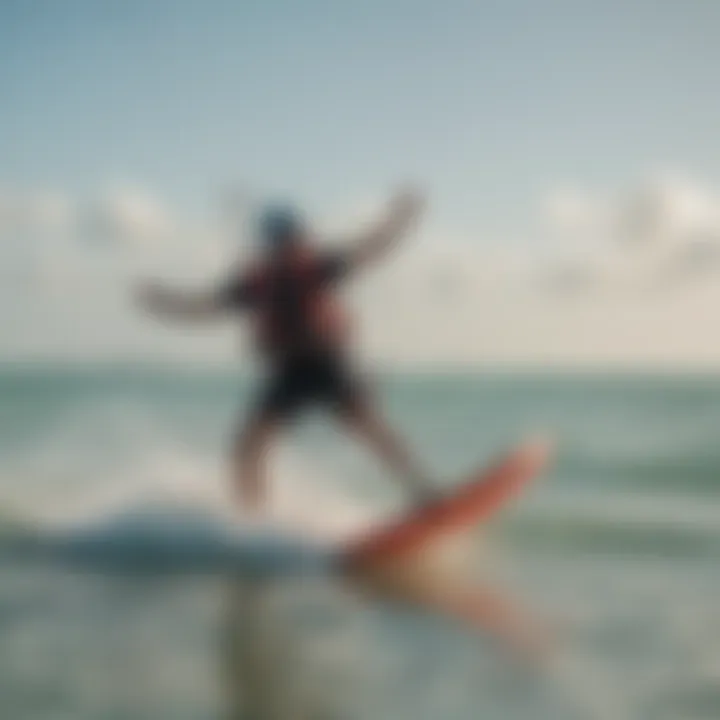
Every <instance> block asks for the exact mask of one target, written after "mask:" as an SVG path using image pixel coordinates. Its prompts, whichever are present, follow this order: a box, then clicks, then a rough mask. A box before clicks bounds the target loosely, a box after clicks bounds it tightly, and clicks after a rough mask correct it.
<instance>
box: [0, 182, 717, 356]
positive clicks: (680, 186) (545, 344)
mask: <svg viewBox="0 0 720 720" xmlns="http://www.w3.org/2000/svg"><path fill="white" fill-rule="evenodd" d="M42 196H43V194H42V193H36V194H32V197H33V198H35V200H34V202H33V203H30V204H29V205H28V204H24V205H22V207H24V208H27V207H28V206H31V207H32V208H33V211H32V212H31V213H30V217H32V218H34V220H33V222H34V223H35V226H36V227H40V226H44V227H46V228H48V227H53V226H54V227H55V228H66V229H68V237H67V238H66V241H65V242H63V243H60V242H58V243H48V242H44V243H39V244H37V245H36V246H33V248H34V252H33V254H32V258H31V260H32V262H30V263H26V265H25V266H23V267H29V268H30V271H28V272H27V277H28V278H29V280H28V282H27V285H28V289H27V290H26V293H25V296H24V298H23V299H22V301H21V296H20V295H19V294H17V295H15V296H14V297H15V300H14V301H13V302H5V299H6V298H9V299H12V298H10V293H11V292H15V290H12V289H11V288H9V286H6V287H4V288H2V287H0V293H3V295H2V298H0V308H2V307H5V308H15V310H13V314H12V317H11V313H10V311H9V310H6V311H5V317H6V320H5V322H6V324H7V326H8V327H10V328H15V330H13V333H15V335H14V338H15V339H13V334H12V333H9V334H7V335H6V337H5V340H4V351H6V350H7V348H10V349H12V348H15V351H16V352H20V351H21V350H23V349H25V350H26V351H27V352H31V351H32V352H35V353H38V354H47V355H58V354H65V355H72V356H73V357H81V356H83V355H84V356H89V357H92V356H102V355H105V356H108V355H116V356H124V357H129V356H136V357H165V358H177V359H181V360H183V359H200V358H203V359H207V360H216V361H217V360H220V361H221V360H223V359H227V360H228V361H230V360H231V359H232V357H233V354H232V346H231V345H230V341H231V340H232V335H233V334H234V333H235V331H236V323H232V322H230V323H220V324H218V325H217V326H209V327H208V328H204V329H201V328H186V327H183V326H178V327H177V328H168V327H164V326H163V325H156V324H154V323H152V322H150V321H148V320H147V319H146V318H143V317H142V316H141V315H140V314H139V313H138V312H137V309H136V308H135V307H134V306H133V304H132V302H131V300H130V287H131V285H132V282H133V280H134V279H135V278H136V277H138V276H140V277H143V276H147V274H148V273H150V274H151V275H152V272H151V271H152V269H153V268H154V269H155V270H156V271H157V276H158V277H160V278H163V279H167V280H169V281H170V282H171V283H173V282H176V283H177V284H178V285H180V286H184V285H186V284H187V285H188V286H189V287H195V286H201V285H202V286H207V285H208V284H211V283H212V282H213V281H214V280H215V279H217V278H218V277H219V276H221V275H222V274H223V273H225V272H227V270H228V266H229V265H230V264H231V263H232V262H233V260H235V259H236V258H235V255H236V249H235V248H234V247H232V248H231V247H229V246H228V245H227V243H223V242H222V238H221V237H220V235H219V230H218V228H217V226H213V225H212V223H208V224H207V225H205V226H203V225H197V226H195V227H191V226H190V225H189V224H188V223H187V222H186V221H184V220H183V219H182V217H181V214H180V213H175V212H173V211H172V210H171V209H170V208H168V207H166V206H165V205H163V204H162V203H160V202H159V201H158V200H157V199H156V198H155V197H154V196H152V195H150V194H149V193H147V192H140V191H139V190H128V189H125V190H122V191H113V192H109V193H105V194H102V195H101V196H100V197H99V198H98V199H97V200H92V199H90V200H87V199H82V198H80V199H74V200H72V201H69V200H66V201H65V204H63V203H58V204H57V205H55V206H54V205H53V202H50V201H48V197H50V196H45V198H46V199H45V201H44V202H40V201H39V198H40V197H42ZM7 197H8V195H7V194H4V195H0V199H2V200H3V202H4V204H3V205H0V208H2V211H1V212H3V213H5V212H6V211H7V210H8V208H9V210H10V213H9V214H10V215H11V216H12V215H13V213H16V212H17V208H18V207H20V206H21V205H15V204H14V203H7V202H6V200H7ZM18 197H19V196H18ZM369 205H370V204H369V203H368V204H366V205H364V206H358V207H356V209H355V210H354V211H353V212H350V213H345V214H344V215H343V217H342V218H340V217H339V216H338V217H336V218H328V220H327V228H329V229H330V230H331V231H333V230H334V232H331V233H330V238H331V239H334V238H343V237H347V234H348V231H350V232H351V233H352V231H353V230H357V228H358V224H360V225H362V223H363V221H367V220H368V218H371V217H375V216H376V213H377V212H379V211H381V210H382V205H381V204H380V203H373V211H371V210H370V207H369ZM53 207H55V210H53ZM62 207H65V208H71V209H72V212H70V213H69V215H70V217H68V214H67V213H66V212H65V211H60V210H58V208H62ZM542 207H543V219H544V222H543V226H542V227H539V228H538V230H537V237H533V238H527V242H526V243H525V244H521V243H516V244H515V245H514V246H513V248H512V249H510V248H509V247H508V246H504V247H503V248H502V250H501V249H500V247H499V246H498V245H494V246H493V245H489V244H481V243H479V242H474V241H470V242H469V241H463V240H461V239H459V238H452V237H450V236H448V235H447V234H444V233H443V232H442V231H441V230H440V229H436V228H433V227H432V226H428V228H426V229H425V232H423V233H422V234H421V235H419V236H418V237H414V238H409V239H408V241H407V242H406V243H403V244H401V245H400V246H399V247H398V248H397V251H396V252H395V253H393V254H392V255H391V257H390V258H389V261H388V262H387V263H381V264H380V265H378V266H377V267H376V268H373V269H372V270H369V271H368V272H367V273H366V274H363V275H362V276H361V277H360V278H358V281H357V283H354V284H353V285H352V286H351V287H350V288H349V289H348V294H349V295H350V297H349V301H350V304H351V306H352V307H353V308H354V309H355V312H356V315H357V318H358V321H359V325H358V339H359V348H360V349H361V350H362V352H363V353H364V354H365V355H366V356H369V357H371V358H373V359H376V360H380V361H383V362H387V363H397V364H411V365H438V364H440V365H442V364H447V365H457V364H460V365H470V366H472V365H475V364H480V363H492V364H502V363H526V364H532V365H541V364H545V363H547V364H582V363H592V364H609V363H633V364H654V365H657V364H658V363H676V364H687V365H691V364H693V363H711V362H715V361H720V347H716V343H715V342H714V340H713V337H712V335H711V334H710V333H707V331H706V328H707V326H708V321H709V317H710V313H711V311H712V308H714V307H716V306H718V305H720V282H718V280H719V279H720V243H719V242H718V237H720V236H719V235H718V232H717V230H718V226H717V225H716V222H717V218H716V210H717V207H718V204H717V200H716V195H715V193H714V191H713V189H712V188H711V187H710V186H709V185H705V184H698V183H690V182H688V181H683V182H680V181H677V180H674V181H672V182H670V181H668V180H667V179H658V178H655V179H651V180H650V181H648V182H647V183H641V184H640V185H638V186H637V187H634V188H632V187H631V188H630V189H629V190H628V191H627V192H624V193H618V194H610V193H599V192H598V193H594V194H591V193H588V192H586V191H580V190H572V189H571V188H570V189H568V187H567V186H566V187H564V188H562V189H561V190H558V191H554V192H551V193H549V194H548V196H547V198H546V199H545V202H544V204H542ZM2 217H5V218H6V217H7V216H6V215H2ZM16 217H17V216H16ZM20 217H24V218H27V217H28V216H27V215H22V214H21V215H20ZM90 218H91V219H92V222H91V223H89V224H88V219H90ZM40 219H42V222H40ZM13 222H14V223H16V222H17V220H14V221H13ZM24 222H26V223H27V219H26V220H24ZM4 227H9V223H6V222H5V221H4V220H3V221H0V232H2V231H3V228H4ZM324 229H326V228H325V226H323V225H322V224H321V230H324ZM91 231H92V232H93V233H95V234H94V235H93V234H91ZM554 234H557V236H558V237H559V241H558V242H555V243H553V240H555V239H556V238H555V236H554ZM91 240H95V241H96V243H97V248H99V249H100V250H102V249H103V248H107V249H108V252H98V251H93V252H89V251H88V249H89V247H91V246H92V243H89V241H91ZM21 245H22V247H23V248H25V244H21ZM97 248H96V249H97ZM240 250H241V251H242V248H240ZM238 254H241V252H240V253H238ZM13 303H14V304H13ZM29 307H32V308H35V309H34V310H33V313H34V315H32V318H34V319H33V321H32V322H27V321H25V320H26V317H30V316H29V315H26V314H25V313H26V312H27V313H29V310H27V308H29ZM21 321H22V322H21Z"/></svg>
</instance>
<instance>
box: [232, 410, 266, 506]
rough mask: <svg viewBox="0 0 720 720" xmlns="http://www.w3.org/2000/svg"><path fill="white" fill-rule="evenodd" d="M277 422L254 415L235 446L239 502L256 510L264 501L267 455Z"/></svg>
mask: <svg viewBox="0 0 720 720" xmlns="http://www.w3.org/2000/svg"><path fill="white" fill-rule="evenodd" d="M276 430H277V422H276V421H275V420H274V419H272V418H270V417H267V416H265V415H262V414H260V415H255V416H253V417H252V418H251V419H250V421H249V423H248V424H247V425H246V427H245V428H244V429H243V430H242V431H241V432H240V434H239V435H238V437H237V439H236V441H235V446H234V448H233V482H234V489H235V492H236V494H237V496H238V498H239V500H240V502H241V503H242V504H243V505H244V506H245V507H247V508H249V509H250V510H252V511H257V510H259V509H260V508H261V506H262V505H263V503H264V502H265V484H266V483H265V465H264V463H265V457H266V455H267V452H268V450H269V446H270V443H271V441H272V439H273V437H274V435H275V433H276Z"/></svg>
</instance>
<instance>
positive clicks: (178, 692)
mask: <svg viewBox="0 0 720 720" xmlns="http://www.w3.org/2000/svg"><path fill="white" fill-rule="evenodd" d="M378 391H379V392H380V396H381V397H382V398H383V405H384V408H385V411H386V412H387V414H388V415H389V416H390V418H391V419H392V420H393V421H394V422H395V423H396V425H397V426H398V427H399V428H401V429H402V432H403V434H404V435H405V436H406V437H407V439H408V441H409V442H411V443H412V445H413V446H414V447H416V448H417V449H418V452H419V453H420V455H421V457H422V458H423V460H424V461H425V462H426V463H427V464H428V465H429V467H430V468H431V469H432V471H433V472H434V473H435V474H436V475H437V477H438V479H439V481H441V482H444V483H448V484H451V483H452V482H454V481H457V480H458V479H460V478H461V477H462V475H463V473H464V472H467V471H469V470H471V469H472V468H474V467H476V466H477V465H478V464H479V463H481V462H483V461H486V460H488V459H489V458H490V457H491V456H492V455H493V453H495V452H497V451H498V450H499V449H501V448H503V447H507V446H509V445H511V444H512V443H514V442H515V441H516V440H518V439H519V438H521V437H523V436H525V435H527V434H532V433H534V432H543V433H545V434H547V435H551V436H552V437H553V438H555V440H556V442H557V446H558V456H557V462H556V464H555V465H554V467H553V468H552V469H551V471H550V472H549V473H547V474H546V475H545V476H544V477H543V478H541V479H540V480H539V481H538V482H537V483H535V484H534V485H533V486H532V487H531V489H530V490H529V492H527V493H526V494H525V496H523V497H522V498H521V499H520V500H519V501H518V502H517V503H516V504H515V505H513V506H512V507H509V508H508V509H507V511H506V512H505V513H504V515H503V517H502V519H501V520H500V521H499V522H496V523H493V525H492V527H491V528H490V530H489V532H488V534H487V535H486V536H484V537H483V538H478V541H477V556H478V560H477V564H478V575H479V577H480V578H481V579H483V581H486V582H491V583H492V584H493V585H494V586H498V585H499V586H500V587H502V588H503V590H504V592H507V593H509V594H511V595H512V596H514V597H515V598H516V599H518V600H519V601H520V602H521V604H522V605H523V606H524V607H525V608H526V610H527V612H528V613H531V614H533V615H534V616H537V617H538V618H542V619H543V621H545V622H546V623H547V624H548V625H549V627H550V628H552V631H553V633H554V635H555V637H556V642H555V645H556V653H555V656H554V659H553V664H552V666H551V667H543V668H535V667H532V666H528V665H526V664H524V663H522V662H517V661H516V660H514V659H513V658H512V657H511V656H510V657H509V656H508V655H507V654H504V653H502V652H498V649H497V647H496V646H495V644H494V643H492V642H491V641H490V639H489V638H485V637H483V636H482V635H480V634H477V633H471V632H468V630H467V629H466V628H464V627H461V626H459V625H458V624H456V623H454V622H452V621H450V620H448V619H446V618H442V617H438V616H433V615H430V614H427V613H423V612H421V611H420V610H418V609H415V608H410V607H405V606H402V605H393V604H391V603H390V602H383V601H382V600H380V599H377V598H375V599H373V598H369V597H364V596H359V595H357V594H356V593H355V592H354V591H352V590H351V589H350V588H348V587H346V586H345V585H344V584H343V583H342V582H341V581H340V580H339V579H338V578H337V577H335V576H334V575H333V574H332V573H331V572H328V571H327V567H325V566H323V565H322V563H312V562H310V563H304V562H301V561H300V560H298V558H295V557H294V556H293V557H291V558H290V559H288V558H287V557H286V560H287V562H286V563H285V565H283V564H282V563H280V564H278V563H277V562H276V561H277V557H278V553H279V554H280V555H283V553H285V555H287V553H286V548H285V546H284V545H283V543H285V545H292V543H293V542H294V540H293V538H295V537H296V534H302V535H303V536H304V537H306V539H307V540H308V542H309V548H305V549H306V550H308V555H303V556H302V557H303V558H306V557H307V556H312V557H315V550H316V548H320V547H321V548H325V547H327V546H328V545H330V546H332V543H333V542H335V541H336V539H339V538H342V537H344V536H346V535H347V534H350V533H352V532H354V531H357V530H358V529H359V528H362V527H364V526H366V525H367V524H368V523H369V522H371V521H372V520H373V519H374V518H378V517H381V516H382V515H384V514H387V513H388V512H392V511H393V510H396V509H398V508H399V507H401V506H402V503H403V496H402V493H401V490H400V489H399V488H398V487H397V486H395V485H394V484H393V483H392V482H391V480H390V479H388V478H386V477H385V475H384V473H383V472H382V470H381V469H380V468H379V467H378V466H377V465H376V464H375V462H374V461H373V460H372V459H371V458H369V457H368V456H367V455H366V454H365V453H364V451H363V450H362V449H359V448H356V447H355V446H354V445H352V444H351V443H349V442H348V441H347V440H345V439H344V438H343V437H342V436H341V435H339V434H338V433H337V432H336V431H335V430H334V429H333V428H332V426H331V425H329V424H327V423H326V422H324V421H323V419H322V418H320V417H314V418H310V419H309V421H308V422H306V423H304V424H303V425H302V426H301V427H299V428H298V429H297V431H296V432H294V433H293V434H292V436H290V437H288V438H286V439H285V440H284V441H283V443H282V446H281V447H280V448H279V451H278V453H277V454H276V456H275V457H274V458H273V467H272V469H273V477H274V485H273V489H274V496H273V501H272V515H273V517H272V526H273V527H274V528H276V530H274V531H273V532H272V533H270V534H268V531H267V529H266V528H265V529H263V528H252V529H249V530H248V531H247V536H244V538H243V539H242V547H243V548H244V552H245V555H246V556H247V557H246V558H245V559H246V560H247V561H248V562H244V563H241V564H240V566H238V567H236V568H235V569H234V571H231V570H230V569H229V568H228V567H227V566H226V565H223V564H222V563H221V564H218V563H214V562H209V561H207V557H206V556H202V557H201V558H200V560H199V561H198V559H197V554H198V552H199V550H202V551H203V552H205V551H208V548H209V549H210V550H212V551H213V552H214V550H216V549H217V544H218V542H220V543H222V542H224V541H225V540H224V539H225V538H226V532H228V530H227V528H228V527H229V526H232V527H234V526H236V525H237V522H238V521H237V519H236V518H235V517H234V515H233V514H232V512H231V510H230V505H229V498H230V495H229V491H228V488H227V487H226V485H225V482H224V481H225V475H224V470H225V467H224V464H223V458H224V452H225V450H226V448H227V444H228V439H229V438H230V436H231V433H232V427H233V424H234V423H235V422H236V421H237V419H238V418H239V417H241V415H242V408H243V407H244V406H245V403H246V401H247V400H248V384H247V382H246V381H243V380H241V379H238V378H237V377H235V376H233V375H232V374H231V373H227V372H225V373H219V372H214V373H212V372H182V371H177V370H175V371H172V370H171V371H168V370H163V371H149V370H139V369H134V370H128V369H125V370H118V369H114V370H109V369H108V370H94V371H67V370H66V371H60V370H55V371H51V370H48V369H47V368H44V369H41V368H36V369H28V368H25V369H22V368H17V369H6V370H4V371H3V372H2V374H0V398H1V402H0V515H1V516H2V521H1V525H0V528H1V530H2V531H1V532H0V537H2V540H0V547H1V548H3V552H2V553H0V704H1V707H2V717H5V716H7V717H8V718H13V719H14V720H25V719H26V718H27V719H32V720H35V719H38V720H39V719H42V718H48V719H50V718H52V719H53V720H56V719H58V718H73V719H81V720H84V719H88V720H90V719H92V720H96V719H101V718H113V719H118V720H120V719H121V718H128V719H131V718H132V719H145V718H147V719H150V718H157V719H158V720H159V719H160V718H162V719H165V718H178V719H181V718H193V719H200V718H221V717H231V718H249V719H250V718H252V719H255V718H328V719H330V718H349V719H355V718H358V719H359V718H374V719H376V718H388V719H390V718H392V719H395V718H398V719H402V718H420V719H422V718H428V719H430V718H433V719H434V718H457V719H458V720H460V719H465V718H467V719H468V720H469V719H471V718H473V719H474V718H478V717H482V718H518V719H520V718H533V719H534V720H537V719H538V718H549V719H551V718H552V719H558V720H560V719H562V718H613V719H615V718H632V719H635V718H638V719H639V718H648V719H652V720H663V719H665V718H667V719H668V720H671V719H672V720H675V719H679V718H683V719H700V718H706V719H710V718H717V717H718V716H720V562H719V560H720V443H718V438H719V437H720V379H717V380H716V379H712V378H700V377H696V378H667V377H666V378H662V377H659V378H643V377H587V376H585V377H574V378H568V377H562V376H558V375H548V376H534V377H520V376H514V375H505V376H480V377H471V376H452V377H427V376H425V377H395V378H385V379H382V380H379V381H378ZM279 528H283V529H285V532H286V534H287V538H282V537H280V535H281V533H280V530H279ZM89 530H92V531H93V532H99V533H100V536H101V537H102V538H104V539H105V541H107V538H108V537H109V536H110V537H111V538H112V542H113V543H114V544H112V545H111V546H107V545H106V546H103V545H100V546H99V545H97V544H95V545H93V548H94V550H95V556H94V558H93V562H86V560H87V557H83V558H82V560H83V562H64V561H63V560H67V558H57V557H51V556H42V555H41V556H36V555H33V554H32V553H30V554H28V553H25V552H21V551H20V550H21V549H22V547H20V548H19V547H18V541H19V540H24V539H26V538H27V537H33V538H34V537H35V536H36V535H38V534H40V535H42V534H43V533H49V532H52V533H58V532H65V533H68V532H69V533H70V534H71V536H72V537H76V538H77V537H79V536H80V535H82V533H87V532H88V531H89ZM73 533H74V534H75V535H73ZM103 533H104V534H103ZM263 533H264V534H263ZM308 535H309V536H310V537H308ZM83 537H84V536H83ZM288 538H289V540H288ZM118 543H120V544H121V546H122V548H125V549H126V546H128V545H129V546H130V547H131V550H132V552H129V553H128V552H125V551H124V550H123V553H120V557H121V559H122V560H123V562H119V563H118V562H115V561H113V556H112V552H110V551H111V550H113V548H114V551H115V553H116V554H115V556H114V559H115V560H117V548H118ZM122 543H125V545H122ZM158 543H160V544H161V545H162V543H165V545H164V546H163V547H166V549H167V548H169V549H170V551H172V553H175V555H174V557H175V560H176V562H174V563H167V562H163V559H162V558H160V560H159V561H158V558H157V557H155V556H153V553H154V552H155V553H156V552H157V548H158ZM22 545H23V543H20V546H22ZM108 548H109V549H108ZM188 548H189V550H188ZM278 548H279V549H278ZM232 552H235V551H234V550H232ZM188 553H189V554H188ZM193 553H194V555H193ZM200 554H201V555H202V553H200ZM211 554H212V553H211ZM178 558H179V560H178ZM193 559H194V562H190V560H193ZM263 570H266V571H267V572H263Z"/></svg>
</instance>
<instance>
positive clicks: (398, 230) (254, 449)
mask: <svg viewBox="0 0 720 720" xmlns="http://www.w3.org/2000/svg"><path fill="white" fill-rule="evenodd" d="M423 205H424V202H423V198H422V197H421V195H420V194H419V193H417V192H415V191H411V190H405V191H402V192H398V193H397V194H396V195H395V196H394V197H393V198H392V200H391V201H390V203H389V206H388V208H387V211H386V213H385V215H384V217H383V218H382V219H381V220H380V221H379V222H378V223H377V224H376V225H375V226H374V227H372V228H370V229H369V230H368V231H367V232H365V233H363V234H362V235H361V237H359V238H356V239H355V240H354V241H353V242H351V243H349V244H348V245H347V247H345V248H344V249H341V250H339V251H328V250H321V249H320V248H319V246H318V244H317V242H316V240H315V237H314V236H313V234H312V232H311V231H310V229H309V227H308V225H307V223H306V222H305V220H304V218H303V217H302V216H301V215H300V214H299V213H298V212H297V211H296V210H295V209H294V208H291V207H286V206H282V205H278V206H272V207H269V208H267V209H266V210H265V211H264V212H263V213H262V214H261V217H260V220H259V227H258V230H259V236H260V240H261V248H260V253H259V255H260V257H259V259H258V261H257V262H255V263H254V264H252V265H251V266H249V267H246V268H243V269H241V270H240V271H239V272H237V271H234V272H232V273H231V275H230V277H229V278H228V279H226V280H225V281H224V282H222V283H220V284H219V286H217V287H213V288H211V289H210V290H201V291H195V292H187V291H181V290H177V289H173V288H170V287H167V286H165V285H163V284H158V283H155V282H152V283H147V284H144V285H143V286H141V289H140V301H141V303H142V306H143V307H144V308H145V309H146V310H147V311H149V312H151V313H153V314H154V315H156V316H160V317H165V318H177V319H205V318H209V317H212V316H215V315H218V314H222V313H238V314H248V315H250V316H251V317H252V318H253V319H254V321H255V325H256V344H257V349H258V350H259V354H260V357H261V360H262V361H263V362H264V363H265V364H266V367H267V368H268V370H269V373H268V377H267V379H266V380H265V381H264V384H262V385H261V388H260V389H259V393H258V396H257V398H256V400H255V402H254V404H253V406H252V409H251V411H250V416H249V419H248V420H247V421H246V422H245V424H244V425H243V427H242V428H241V429H240V431H239V432H238V433H237V434H236V436H235V440H234V445H233V452H232V466H233V478H234V487H235V488H236V491H237V493H238V494H239V497H240V500H241V501H242V502H243V503H244V504H245V505H246V506H247V507H249V508H251V509H253V510H259V509H260V508H261V506H262V504H263V501H264V499H265V485H266V484H265V479H264V459H265V456H266V454H267V452H268V450H269V449H270V447H271V445H272V443H273V440H274V439H275V438H276V437H277V434H278V432H279V431H280V430H281V429H282V428H283V426H284V425H286V424H287V423H288V421H290V420H292V419H294V418H295V417H296V416H297V415H298V414H299V413H300V412H301V411H302V410H305V409H307V408H309V407H311V406H317V405H320V406H324V407H325V408H326V409H328V410H329V411H330V412H332V413H333V415H334V416H335V417H336V418H337V419H338V420H339V422H340V423H341V424H342V426H344V428H345V429H346V430H347V431H348V432H349V433H350V434H352V435H354V436H356V437H357V438H359V439H361V440H363V441H364V442H365V443H366V444H367V445H368V446H369V447H370V448H371V449H372V451H373V452H374V453H375V455H377V456H379V458H380V459H381V460H383V461H384V462H385V464H386V465H387V466H388V467H389V469H390V470H391V471H392V473H393V474H394V475H395V476H396V477H398V478H400V479H401V480H402V481H403V482H404V483H405V485H406V487H407V488H408V489H409V490H410V491H411V493H412V494H413V495H414V498H415V499H416V500H417V501H419V502H421V503H422V502H426V501H429V500H430V499H432V497H433V496H434V491H433V489H432V487H431V484H430V483H429V482H428V479H427V477H426V475H425V473H424V472H423V471H422V470H421V469H420V468H419V467H418V465H417V464H416V462H415V460H414V458H413V457H412V456H411V454H410V453H409V452H408V450H407V448H406V447H405V445H404V443H403V442H402V441H401V440H400V438H399V437H398V435H397V434H396V433H395V432H394V430H393V429H392V428H391V427H390V426H389V424H388V423H387V422H386V421H385V419H384V418H383V417H382V415H381V412H380V410H379V409H378V406H377V404H376V403H375V402H374V401H373V397H372V393H371V391H370V389H369V388H368V387H367V385H366V384H365V383H364V382H362V381H361V380H360V378H359V377H358V375H357V374H356V373H355V371H354V369H353V363H352V357H351V352H350V349H349V348H350V342H349V339H350V332H349V331H350V329H351V323H350V321H349V318H348V316H347V314H346V312H345V311H344V309H343V308H342V306H341V304H340V301H339V298H338V289H339V287H340V285H341V284H342V282H343V281H345V280H347V279H348V278H349V277H350V276H353V275H355V274H356V273H358V272H359V271H361V270H362V269H364V268H367V267H369V266H370V265H372V264H373V263H376V262H378V261H379V260H381V259H382V258H384V257H386V256H387V254H388V252H389V251H390V250H391V249H392V248H393V247H394V246H395V245H396V243H397V242H398V241H399V240H400V239H401V238H402V237H404V236H406V235H407V234H408V233H409V232H410V230H411V229H412V228H413V226H414V225H415V223H416V221H417V220H418V218H419V216H420V214H421V211H422V209H423Z"/></svg>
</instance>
